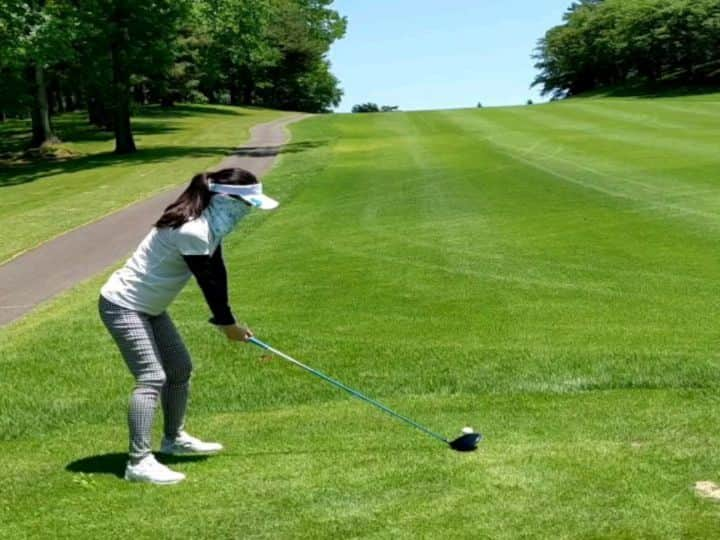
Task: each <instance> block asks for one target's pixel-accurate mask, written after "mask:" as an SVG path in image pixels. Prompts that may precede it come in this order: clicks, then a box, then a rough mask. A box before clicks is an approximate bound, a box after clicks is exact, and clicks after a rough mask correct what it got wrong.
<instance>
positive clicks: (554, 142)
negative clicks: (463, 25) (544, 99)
mask: <svg viewBox="0 0 720 540" xmlns="http://www.w3.org/2000/svg"><path fill="white" fill-rule="evenodd" d="M719 120H720V97H719V96H706V97H704V98H697V97H695V98H674V99H654V100H619V99H606V100H603V99H594V100H571V101H569V102H566V103H555V104H550V105H543V106H534V107H520V108H503V109H484V110H456V111H436V112H422V113H390V114H377V115H353V116H351V115H332V116H323V117H316V118H312V119H309V120H305V121H303V122H301V123H299V124H296V125H294V126H293V127H292V131H293V140H294V142H296V143H299V144H298V145H296V147H295V148H296V149H297V150H299V151H297V152H293V153H287V154H284V155H283V158H282V162H281V164H280V166H279V167H278V168H276V169H275V170H274V171H273V173H272V174H271V175H270V177H268V178H267V179H266V189H267V191H268V192H269V193H272V194H275V195H277V197H278V198H279V199H280V200H281V201H282V206H281V207H280V209H278V210H277V211H276V212H274V213H269V214H263V215H261V214H256V215H253V216H251V218H249V219H248V220H247V221H246V222H244V224H243V225H242V227H241V229H240V230H239V231H237V232H235V233H233V235H231V236H230V237H229V238H228V239H227V241H226V262H227V265H228V268H229V272H230V281H231V297H232V300H233V304H234V306H235V311H236V312H237V313H238V315H239V316H241V317H243V318H245V320H246V321H247V322H248V323H249V324H250V325H251V327H253V329H254V330H255V331H256V334H257V335H258V336H259V337H260V338H261V339H265V340H267V341H269V342H270V343H271V344H274V345H275V346H277V347H278V348H280V349H283V350H286V351H287V352H289V353H290V354H292V355H294V356H297V357H298V358H299V359H301V360H304V361H306V362H308V363H309V364H311V365H313V366H315V367H317V368H319V369H322V370H324V371H326V372H328V373H329V374H332V375H334V376H336V377H337V378H339V379H340V380H342V381H344V382H346V383H347V384H349V385H351V386H356V387H358V388H360V389H362V390H364V391H366V392H367V393H368V394H370V395H372V396H375V397H377V398H379V399H381V400H382V401H384V402H386V403H387V404H388V405H390V406H392V407H395V408H397V409H398V410H400V411H401V412H404V413H406V414H408V415H409V416H411V417H413V418H416V419H418V420H420V421H421V422H423V423H426V424H428V425H429V426H431V427H433V428H435V429H437V430H440V431H444V432H446V433H447V434H448V435H453V434H455V433H456V432H458V431H459V429H460V428H461V427H462V426H464V425H472V426H474V427H475V428H477V429H479V430H480V431H482V432H483V433H484V434H485V435H486V437H487V440H486V441H485V442H484V443H483V444H482V447H481V449H480V450H479V451H478V452H476V453H474V454H469V455H460V454H455V453H453V452H451V451H450V450H447V449H445V448H444V447H443V446H442V445H439V444H438V443H437V441H434V440H432V439H430V438H426V437H424V436H422V435H421V434H420V433H418V432H416V431H413V430H411V429H407V428H406V427H405V426H403V425H401V424H399V423H397V422H396V421H395V420H393V419H391V418H387V417H385V416H383V415H382V414H381V413H379V412H377V411H376V410H374V409H371V408H369V407H367V406H366V405H364V404H362V403H360V402H358V401H356V400H353V399H352V398H350V397H348V396H346V395H345V394H342V393H340V392H338V391H337V390H335V389H334V388H332V387H330V386H328V385H325V384H323V383H322V382H320V381H318V380H316V379H314V378H312V377H310V376H309V375H307V374H305V373H303V372H301V371H299V370H297V369H296V368H294V367H292V366H289V365H286V364H282V363H280V361H278V360H270V361H268V360H267V359H263V358H261V357H260V354H259V352H258V351H256V350H254V349H252V348H250V346H244V345H243V346H231V345H228V344H227V343H226V342H225V341H224V340H223V339H222V338H221V336H219V335H218V334H217V333H216V332H213V331H212V330H211V329H210V328H209V327H208V325H207V323H205V319H206V318H207V308H206V307H205V306H204V304H203V301H202V299H201V295H200V293H199V292H198V290H197V287H196V286H194V285H192V286H189V287H188V288H187V290H186V291H185V292H184V293H183V295H182V296H181V297H180V299H179V300H178V301H177V302H176V304H174V305H173V308H172V309H171V314H172V315H173V317H174V318H175V320H176V321H177V322H178V326H179V327H180V329H181V331H182V333H183V334H184V335H185V336H186V338H187V342H188V345H189V347H190V350H191V351H192V353H193V355H194V358H195V362H196V371H195V377H194V383H193V384H194V387H193V397H192V404H191V410H190V416H189V421H188V429H189V430H190V431H191V432H193V433H197V434H198V435H201V436H203V437H207V438H213V439H219V440H221V441H222V442H224V443H225V444H226V446H227V452H226V453H225V454H223V455H221V456H218V457H215V458H212V459H208V460H204V459H188V460H175V461H173V466H174V467H175V468H177V469H178V470H181V471H184V472H186V473H187V474H188V477H189V478H188V480H187V481H186V482H185V483H184V484H181V485H179V486H176V487H172V488H157V487H150V486H137V485H130V484H128V483H125V482H123V481H121V480H119V479H118V477H117V475H119V474H121V473H122V470H123V466H124V459H125V458H124V455H123V452H124V451H125V444H126V443H125V441H126V432H125V426H124V422H125V404H126V400H127V393H128V391H129V388H130V385H131V380H130V377H129V375H128V374H127V373H126V369H125V367H124V365H123V362H122V360H121V358H120V356H119V354H118V352H117V351H116V349H115V347H114V344H113V343H112V342H111V340H110V338H109V336H107V335H106V333H105V331H104V329H103V327H102V325H101V323H100V322H99V320H98V317H97V314H96V307H95V303H96V298H97V291H98V288H99V286H100V284H101V283H102V281H103V279H104V277H105V276H100V277H98V278H97V279H95V280H93V281H91V282H89V283H86V284H83V285H82V286H80V287H78V288H77V289H76V290H74V291H71V292H69V293H67V294H65V295H64V296H63V297H61V298H59V299H57V300H56V301H54V302H52V303H50V304H48V305H46V306H44V307H42V308H41V309H40V310H38V311H36V312H35V313H33V314H31V315H30V316H28V317H26V318H25V319H23V320H22V321H20V322H19V323H16V324H14V325H12V326H10V327H8V328H4V329H1V330H0V373H2V377H0V411H2V414H0V450H1V451H2V454H3V456H4V457H5V460H4V463H5V465H6V467H5V471H4V475H3V489H2V496H1V498H0V522H1V523H3V534H6V535H8V536H9V537H11V538H12V537H23V536H25V535H27V536H47V535H48V534H50V533H52V534H53V535H55V536H59V537H83V536H84V537H88V538H90V537H97V536H115V535H121V534H125V533H126V532H127V531H128V530H132V531H133V534H134V535H135V536H136V537H138V538H151V537H154V538H157V537H158V536H160V537H176V536H203V537H218V538H228V537H237V538H337V537H368V538H436V537H441V536H442V537H446V536H453V537H459V538H494V539H496V538H507V539H514V538H522V537H525V538H548V539H557V538H573V539H574V538H613V539H615V538H633V539H636V538H713V537H717V536H719V535H720V505H717V504H712V503H709V502H707V501H705V500H702V499H700V498H698V497H697V496H696V495H695V494H694V493H693V484H694V483H695V482H696V481H698V480H714V481H718V482H720V453H719V452H718V451H717V448H718V447H720V431H719V430H718V425H719V424H720V398H719V397H718V393H717V381H718V380H719V377H720V354H719V353H718V348H717V345H718V337H717V336H718V333H717V317H716V315H715V314H716V312H717V307H718V283H719V282H720V264H718V256H717V254H718V252H719V248H720V236H719V235H718V229H719V228H720V185H719V184H718V182H719V181H718V177H717V171H718V170H720V154H718V152H717V148H718V145H719V144H720V131H718V130H717V127H716V126H717V124H718V121H719ZM159 424H160V422H158V425H159ZM149 516H150V517H149Z"/></svg>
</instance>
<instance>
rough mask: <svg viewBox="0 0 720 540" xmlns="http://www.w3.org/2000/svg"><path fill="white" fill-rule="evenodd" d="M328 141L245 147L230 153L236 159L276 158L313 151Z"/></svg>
mask: <svg viewBox="0 0 720 540" xmlns="http://www.w3.org/2000/svg"><path fill="white" fill-rule="evenodd" d="M328 142H329V140H316V141H303V142H297V143H289V144H281V145H277V146H245V147H243V148H237V149H235V150H234V151H233V152H232V155H233V156H238V157H266V156H277V155H278V154H296V153H298V152H305V151H306V150H313V149H315V148H319V147H321V146H325V145H327V144H328Z"/></svg>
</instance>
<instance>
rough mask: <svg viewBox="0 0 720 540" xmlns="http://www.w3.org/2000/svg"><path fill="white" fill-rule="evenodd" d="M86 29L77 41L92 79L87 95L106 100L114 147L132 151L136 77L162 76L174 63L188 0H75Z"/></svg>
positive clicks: (102, 100) (118, 150) (151, 77)
mask: <svg viewBox="0 0 720 540" xmlns="http://www.w3.org/2000/svg"><path fill="white" fill-rule="evenodd" d="M74 7H75V9H76V13H77V17H78V19H79V20H80V21H82V23H83V26H82V27H83V29H84V34H83V35H82V36H81V39H80V40H79V42H80V44H81V46H82V49H83V50H84V51H85V52H84V57H85V58H86V59H87V60H88V63H87V65H88V66H89V68H90V73H88V74H87V76H88V77H90V78H91V81H92V82H91V83H90V84H89V85H88V88H89V95H88V100H89V101H90V102H92V101H93V100H97V101H99V102H101V103H100V105H101V108H102V109H104V108H105V107H106V105H105V103H104V102H105V101H106V100H107V101H108V102H109V104H108V105H107V107H108V108H109V109H110V113H111V116H112V119H111V122H110V123H111V125H112V128H113V130H114V133H115V152H116V153H119V154H125V153H131V152H134V151H135V149H136V147H135V141H134V138H133V134H132V127H131V122H130V113H131V102H132V85H133V81H134V80H135V81H136V82H137V81H140V80H142V79H143V78H147V79H151V80H152V79H154V78H155V77H163V76H165V75H166V73H167V71H168V69H169V68H170V67H171V66H172V65H173V60H174V59H175V57H174V49H173V46H174V44H175V43H176V37H177V35H178V33H179V30H180V29H181V28H182V26H183V24H184V23H185V21H186V19H187V17H188V13H189V8H190V1H189V0H145V1H141V0H82V1H77V2H74Z"/></svg>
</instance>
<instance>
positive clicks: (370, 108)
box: [352, 103, 400, 113]
mask: <svg viewBox="0 0 720 540" xmlns="http://www.w3.org/2000/svg"><path fill="white" fill-rule="evenodd" d="M399 108H400V107H398V106H397V105H383V106H382V107H379V106H378V104H377V103H361V104H360V105H355V106H354V107H353V108H352V112H354V113H376V112H395V111H397V110H398V109H399Z"/></svg>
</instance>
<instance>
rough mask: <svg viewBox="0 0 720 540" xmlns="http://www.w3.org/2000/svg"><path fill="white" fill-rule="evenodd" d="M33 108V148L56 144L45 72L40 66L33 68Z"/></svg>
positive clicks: (36, 65)
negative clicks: (51, 124) (50, 143)
mask: <svg viewBox="0 0 720 540" xmlns="http://www.w3.org/2000/svg"><path fill="white" fill-rule="evenodd" d="M31 70H32V73H31V77H32V79H31V80H32V84H31V87H32V89H33V97H34V99H33V107H32V115H31V116H32V141H31V143H30V145H31V146H32V147H38V146H41V145H42V144H43V143H45V142H55V141H57V139H56V138H55V136H54V135H53V132H52V128H51V126H50V111H49V108H48V97H47V88H46V86H45V70H44V69H43V67H42V66H41V65H40V64H35V65H34V66H33V67H32V68H31Z"/></svg>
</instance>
